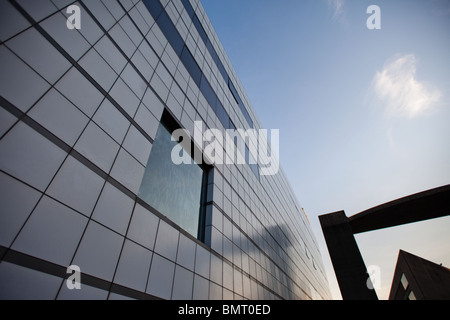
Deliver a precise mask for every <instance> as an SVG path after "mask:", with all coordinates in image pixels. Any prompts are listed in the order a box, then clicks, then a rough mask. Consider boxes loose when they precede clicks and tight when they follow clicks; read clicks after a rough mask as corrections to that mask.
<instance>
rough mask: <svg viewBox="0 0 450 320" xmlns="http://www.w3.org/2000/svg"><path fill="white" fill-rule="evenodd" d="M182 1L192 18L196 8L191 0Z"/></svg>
mask: <svg viewBox="0 0 450 320" xmlns="http://www.w3.org/2000/svg"><path fill="white" fill-rule="evenodd" d="M181 2H182V3H183V5H184V8H185V9H186V11H187V14H188V15H189V17H190V18H192V17H193V16H194V14H195V11H194V8H192V6H191V3H190V2H189V0H181Z"/></svg>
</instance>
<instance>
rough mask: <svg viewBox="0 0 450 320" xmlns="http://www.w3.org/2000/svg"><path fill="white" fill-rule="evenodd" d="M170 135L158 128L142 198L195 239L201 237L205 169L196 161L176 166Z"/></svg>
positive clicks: (174, 144) (160, 127)
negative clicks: (172, 155)
mask: <svg viewBox="0 0 450 320" xmlns="http://www.w3.org/2000/svg"><path fill="white" fill-rule="evenodd" d="M177 144H178V142H176V141H171V133H170V132H169V130H168V129H167V128H166V127H165V126H164V125H162V124H160V125H159V128H158V132H157V134H156V138H155V142H154V143H153V148H152V152H151V154H150V157H149V159H148V164H147V168H146V170H145V174H144V178H143V180H142V184H141V187H140V190H139V197H141V198H142V199H143V200H144V201H145V202H147V203H148V204H149V205H151V206H152V207H153V208H155V209H156V210H158V211H159V212H160V213H161V214H163V215H165V216H166V217H167V218H169V219H170V220H172V221H173V222H175V223H176V224H178V225H179V226H180V227H182V228H183V229H184V230H186V231H187V232H189V233H190V234H191V235H193V236H194V237H201V233H199V229H200V227H199V225H200V223H201V222H202V221H201V212H202V198H203V197H202V195H203V191H204V189H203V186H204V176H205V174H204V170H203V169H202V168H201V167H200V166H199V165H197V164H195V163H194V162H192V164H190V165H189V164H181V165H175V164H174V163H173V162H172V159H171V153H172V149H173V148H174V147H175V146H176V145H177Z"/></svg>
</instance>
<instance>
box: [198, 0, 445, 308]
mask: <svg viewBox="0 0 450 320" xmlns="http://www.w3.org/2000/svg"><path fill="white" fill-rule="evenodd" d="M201 1H202V4H203V6H204V7H205V10H206V12H207V14H208V16H209V17H210V20H211V22H212V24H213V26H214V28H215V29H216V32H217V33H218V35H219V38H220V40H221V42H222V44H223V46H224V48H225V50H226V52H227V54H228V56H229V58H230V60H231V62H232V64H233V66H234V68H235V69H236V72H237V74H238V76H239V78H240V80H241V82H242V84H243V86H244V88H245V90H246V92H247V95H248V96H249V98H250V100H251V101H252V104H253V107H254V108H255V110H256V113H257V114H258V116H259V119H260V121H261V123H262V125H263V127H264V128H266V129H280V139H281V141H280V162H281V166H282V167H283V170H284V171H285V173H286V174H287V176H288V179H289V181H290V182H291V185H292V186H293V189H294V191H295V193H296V195H297V197H298V199H299V201H300V203H301V204H302V205H303V207H304V208H305V210H306V212H307V213H308V216H309V220H310V221H311V225H312V227H313V229H314V232H315V234H316V236H317V238H318V240H319V243H320V245H321V250H322V255H323V256H324V263H325V266H326V268H327V273H328V275H329V281H330V285H331V288H332V293H333V295H334V297H335V298H338V297H339V294H338V292H337V290H336V281H335V279H334V272H333V271H332V267H331V263H330V261H329V258H328V251H327V249H326V245H325V242H324V240H323V236H322V232H321V229H320V226H319V222H318V219H317V216H318V215H321V214H326V213H330V212H334V211H339V210H345V211H346V213H347V215H348V216H351V215H353V214H356V213H358V212H360V211H363V210H365V209H369V208H371V207H373V206H376V205H379V204H382V203H384V202H387V201H391V200H395V199H397V198H400V197H403V196H407V195H410V194H413V193H416V192H421V191H424V190H428V189H431V188H435V187H439V186H442V185H446V184H449V183H450V125H449V120H450V54H449V53H450V37H449V36H448V35H449V34H450V0H389V1H387V0H370V1H365V0H201ZM370 5H378V6H379V7H380V9H381V30H369V29H368V28H367V27H366V21H367V19H368V18H369V16H370V15H369V14H367V13H366V10H367V8H368V7H369V6H370ZM449 230H450V218H441V219H438V220H435V221H428V222H422V223H419V224H414V225H408V226H403V227H398V228H393V229H388V230H383V231H377V232H373V233H368V234H364V235H360V236H357V241H358V244H359V246H360V249H361V252H362V254H363V257H364V259H365V262H366V264H367V265H378V266H379V267H380V268H381V277H382V288H381V289H379V290H377V293H378V295H379V297H380V298H382V299H385V298H387V297H388V295H389V289H390V285H391V282H392V276H393V271H394V268H395V263H396V260H397V255H398V251H399V250H400V249H404V250H407V251H408V250H409V251H410V252H411V253H413V254H416V255H419V256H422V257H424V258H426V259H429V260H431V261H434V262H437V263H444V265H447V266H450V232H448V231H449Z"/></svg>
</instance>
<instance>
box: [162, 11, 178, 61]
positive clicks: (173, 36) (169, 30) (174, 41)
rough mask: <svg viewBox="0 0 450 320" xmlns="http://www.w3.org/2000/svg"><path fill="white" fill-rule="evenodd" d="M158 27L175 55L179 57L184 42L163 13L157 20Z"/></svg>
mask: <svg viewBox="0 0 450 320" xmlns="http://www.w3.org/2000/svg"><path fill="white" fill-rule="evenodd" d="M158 26H159V28H160V29H161V31H162V32H163V33H164V35H165V36H166V38H167V40H168V41H169V43H170V44H171V46H172V48H173V50H174V51H175V52H176V53H177V55H178V56H180V55H181V51H182V50H183V46H184V42H183V39H182V38H181V36H180V34H179V33H178V31H177V29H176V28H175V26H174V24H173V22H172V21H171V20H170V18H169V16H168V15H167V13H166V12H165V11H164V12H163V13H162V14H161V16H160V17H159V19H158Z"/></svg>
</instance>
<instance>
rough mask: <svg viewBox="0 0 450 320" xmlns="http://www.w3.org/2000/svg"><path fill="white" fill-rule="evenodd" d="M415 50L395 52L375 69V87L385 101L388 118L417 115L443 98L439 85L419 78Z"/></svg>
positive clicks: (379, 96)
mask: <svg viewBox="0 0 450 320" xmlns="http://www.w3.org/2000/svg"><path fill="white" fill-rule="evenodd" d="M416 71H417V59H416V57H415V56H414V55H413V54H407V55H396V56H394V57H393V58H391V59H389V60H388V62H387V63H386V64H385V65H384V67H383V69H382V70H381V71H379V72H377V73H376V75H375V77H374V79H373V83H372V88H373V91H374V93H375V95H376V97H377V98H378V99H379V100H380V101H381V102H383V105H384V107H385V112H386V115H387V117H388V118H394V117H400V118H409V119H411V118H414V117H417V116H419V115H421V114H423V113H424V112H426V111H428V110H430V109H431V108H433V107H434V106H435V105H436V103H437V102H439V100H440V99H441V93H440V91H439V90H438V89H436V88H434V87H432V86H430V85H427V84H426V83H424V82H420V81H418V80H417V79H416Z"/></svg>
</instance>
